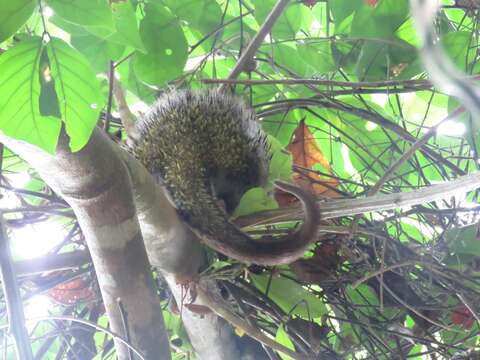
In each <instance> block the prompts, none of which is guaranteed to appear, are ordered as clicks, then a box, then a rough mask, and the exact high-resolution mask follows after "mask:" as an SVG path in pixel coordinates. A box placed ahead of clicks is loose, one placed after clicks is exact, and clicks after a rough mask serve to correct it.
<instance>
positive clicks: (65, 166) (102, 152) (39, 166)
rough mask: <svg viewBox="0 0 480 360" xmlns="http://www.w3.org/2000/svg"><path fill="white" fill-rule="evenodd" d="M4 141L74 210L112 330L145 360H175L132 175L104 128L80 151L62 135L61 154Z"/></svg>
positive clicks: (121, 352)
mask: <svg viewBox="0 0 480 360" xmlns="http://www.w3.org/2000/svg"><path fill="white" fill-rule="evenodd" d="M0 140H1V141H2V142H4V144H5V145H7V146H8V147H9V148H10V149H11V150H12V151H14V152H16V153H17V154H19V155H20V156H21V157H22V158H23V159H25V160H26V161H28V162H29V163H30V165H32V166H33V167H34V168H35V169H36V170H37V171H38V173H39V174H40V176H41V177H42V179H43V180H44V181H45V182H46V183H47V184H48V185H49V186H51V187H52V189H54V190H55V191H56V192H58V194H60V195H61V196H62V197H63V198H64V199H65V200H66V201H67V202H68V203H69V204H70V205H71V206H72V208H73V210H74V211H75V214H76V216H77V218H78V221H79V223H80V226H81V227H82V230H83V232H84V234H85V238H86V240H87V244H88V247H89V250H90V254H91V257H92V261H93V264H94V266H95V270H96V273H97V277H98V282H99V285H100V289H101V292H102V297H103V300H104V303H105V308H106V311H107V314H108V317H109V321H110V326H111V329H112V330H113V331H114V332H116V333H117V334H120V335H121V336H122V337H124V338H126V337H127V336H126V334H129V342H130V343H131V344H132V345H133V346H135V347H136V348H137V349H139V350H140V351H141V352H142V353H143V355H144V357H145V359H148V360H158V359H170V349H169V342H168V337H167V334H166V331H165V328H164V323H163V318H162V311H161V308H160V303H159V300H158V297H157V294H156V290H155V287H154V283H153V279H152V275H151V271H150V266H149V263H148V259H147V255H146V252H145V247H144V244H143V240H142V235H141V232H140V227H139V223H138V219H137V216H136V211H135V206H134V202H133V195H132V185H131V181H130V177H129V175H128V172H127V169H126V166H125V165H124V163H123V161H122V159H121V158H120V157H119V156H118V152H117V151H115V145H114V144H113V143H112V142H111V141H110V140H109V139H108V138H107V137H106V136H105V135H103V134H102V133H101V132H100V131H99V130H95V131H94V133H93V135H92V137H91V139H90V141H89V143H88V144H87V146H86V147H85V148H83V149H82V150H81V151H79V152H77V153H71V152H70V151H69V149H68V146H67V143H66V142H67V139H66V137H65V136H62V138H61V141H60V144H59V146H58V149H57V154H56V156H50V155H49V154H47V153H45V152H44V151H42V150H39V149H38V148H36V147H34V146H31V145H29V144H26V143H24V142H21V141H16V140H12V139H9V138H6V137H3V136H2V137H0ZM121 308H123V310H124V311H121V310H120V309H121ZM124 321H125V323H126V329H124ZM125 330H126V331H125ZM116 348H117V356H118V358H119V359H122V360H123V359H125V360H126V359H129V354H128V350H127V348H126V347H125V346H124V345H122V344H121V343H120V342H117V343H116Z"/></svg>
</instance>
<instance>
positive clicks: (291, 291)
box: [251, 274, 328, 319]
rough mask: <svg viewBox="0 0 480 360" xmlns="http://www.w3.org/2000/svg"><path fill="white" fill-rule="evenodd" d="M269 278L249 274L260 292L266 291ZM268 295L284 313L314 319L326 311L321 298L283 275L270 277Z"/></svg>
mask: <svg viewBox="0 0 480 360" xmlns="http://www.w3.org/2000/svg"><path fill="white" fill-rule="evenodd" d="M269 278H270V276H268V275H253V274H252V275H251V279H252V281H253V283H254V284H255V286H256V287H257V288H258V289H259V290H261V291H262V292H265V291H266V289H267V285H268V283H269ZM268 296H269V297H270V298H271V299H272V300H273V301H275V303H276V304H277V305H278V306H280V307H281V308H282V310H283V311H285V312H286V313H290V312H291V313H292V314H295V315H298V316H300V317H303V318H304V319H315V318H318V317H320V316H322V315H325V314H327V313H328V310H327V308H326V307H325V305H324V304H323V302H322V300H321V299H319V298H317V297H316V296H314V295H312V294H310V293H309V292H308V290H307V289H305V288H304V287H302V286H301V285H299V284H298V283H296V282H294V281H292V280H290V279H287V278H284V277H274V278H272V281H271V283H270V287H269V291H268Z"/></svg>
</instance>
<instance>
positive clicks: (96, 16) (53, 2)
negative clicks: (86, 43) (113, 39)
mask: <svg viewBox="0 0 480 360" xmlns="http://www.w3.org/2000/svg"><path fill="white" fill-rule="evenodd" d="M46 3H47V5H48V6H50V7H51V8H52V10H53V11H54V12H55V13H56V14H57V15H59V16H60V17H62V18H64V19H65V20H67V21H70V22H72V23H74V24H79V25H92V26H101V27H106V28H113V17H112V12H111V11H110V7H109V6H108V3H107V1H106V0H46Z"/></svg>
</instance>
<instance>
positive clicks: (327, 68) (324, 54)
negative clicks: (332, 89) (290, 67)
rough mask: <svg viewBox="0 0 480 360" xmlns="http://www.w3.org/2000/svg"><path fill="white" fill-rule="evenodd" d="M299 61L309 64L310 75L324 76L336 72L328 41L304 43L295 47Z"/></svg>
mask: <svg viewBox="0 0 480 360" xmlns="http://www.w3.org/2000/svg"><path fill="white" fill-rule="evenodd" d="M297 49H298V55H299V56H300V59H302V60H303V61H305V62H306V63H307V64H309V65H310V66H311V67H312V69H313V71H312V74H314V75H318V74H324V73H328V72H331V71H335V70H337V66H336V64H335V61H334V59H333V55H332V48H331V46H330V42H329V41H320V42H318V41H306V42H304V43H299V44H298V45H297Z"/></svg>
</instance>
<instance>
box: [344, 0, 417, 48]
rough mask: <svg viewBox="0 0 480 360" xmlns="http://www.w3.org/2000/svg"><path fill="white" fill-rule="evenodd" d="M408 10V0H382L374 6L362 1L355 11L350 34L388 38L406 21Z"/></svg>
mask: <svg viewBox="0 0 480 360" xmlns="http://www.w3.org/2000/svg"><path fill="white" fill-rule="evenodd" d="M408 11H409V6H408V0H382V1H379V2H378V5H377V6H376V7H371V6H368V5H367V4H366V3H364V4H363V6H362V7H360V8H359V9H358V10H357V11H356V12H355V15H354V17H353V21H352V29H351V32H350V36H351V37H355V38H362V37H364V38H374V39H378V38H388V37H389V36H391V35H393V34H394V33H395V32H396V31H397V30H398V29H399V28H400V26H401V25H402V24H403V23H404V22H405V21H406V19H407V17H408Z"/></svg>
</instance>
